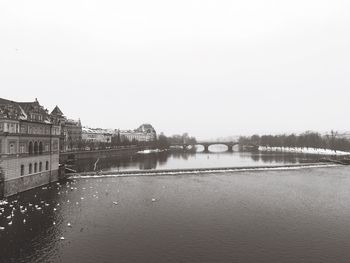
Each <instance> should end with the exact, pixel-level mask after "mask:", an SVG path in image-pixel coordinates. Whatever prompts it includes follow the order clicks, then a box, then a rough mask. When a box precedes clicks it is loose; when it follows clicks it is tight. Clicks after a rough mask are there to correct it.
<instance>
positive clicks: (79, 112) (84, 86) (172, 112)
mask: <svg viewBox="0 0 350 263" xmlns="http://www.w3.org/2000/svg"><path fill="white" fill-rule="evenodd" d="M349 14H350V1H348V0H344V1H339V0H328V1H324V0H312V1H308V0H293V1H282V0H275V1H274V0H264V1H262V0H241V1H220V0H212V1H204V0H201V1H199V0H197V1H193V0H176V1H167V0H158V1H154V0H147V1H145V0H127V1H118V0H111V1H103V0H96V1H91V0H82V1H75V0H67V1H66V0H60V1H48V0H43V1H36V0H30V1H28V0H24V1H16V0H0V97H2V98H7V99H12V100H18V101H33V100H34V99H35V98H36V97H37V98H38V100H39V102H40V103H41V104H42V105H44V106H45V107H47V108H49V109H50V110H52V109H53V107H54V106H55V105H56V104H57V105H59V107H60V108H61V110H62V111H63V112H64V114H65V115H66V116H67V117H70V118H80V119H81V121H82V123H83V125H87V126H91V127H104V128H121V129H128V128H136V127H137V126H139V125H140V124H142V123H145V122H146V123H151V124H152V125H153V126H154V127H155V128H156V130H157V131H159V132H160V131H163V132H165V133H166V134H169V135H170V134H174V133H182V132H185V131H187V132H189V133H190V134H191V135H195V136H197V137H199V138H214V137H219V136H230V135H238V134H253V133H268V132H273V133H279V132H300V131H304V130H318V131H326V130H330V129H335V130H350V103H349V102H350V15H349Z"/></svg>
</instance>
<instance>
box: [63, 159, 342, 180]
mask: <svg viewBox="0 0 350 263" xmlns="http://www.w3.org/2000/svg"><path fill="white" fill-rule="evenodd" d="M335 166H340V164H333V163H332V164H330V163H327V162H314V163H307V164H286V165H265V166H239V167H214V168H187V169H163V170H133V171H130V170H126V171H119V172H118V171H100V172H82V173H72V174H69V175H68V177H69V178H72V179H77V178H84V177H85V178H88V177H96V178H101V177H114V176H115V177H118V176H134V175H145V176H162V175H163V176H167V175H169V176H170V175H181V174H196V173H222V172H245V171H262V170H285V169H302V168H305V169H306V168H316V167H335Z"/></svg>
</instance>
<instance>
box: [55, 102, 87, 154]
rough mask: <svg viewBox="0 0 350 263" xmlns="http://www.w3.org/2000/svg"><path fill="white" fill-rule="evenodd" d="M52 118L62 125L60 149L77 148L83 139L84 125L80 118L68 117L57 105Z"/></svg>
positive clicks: (63, 150)
mask: <svg viewBox="0 0 350 263" xmlns="http://www.w3.org/2000/svg"><path fill="white" fill-rule="evenodd" d="M50 115H51V119H52V120H53V121H54V122H57V123H59V124H60V126H61V136H60V151H61V152H65V151H72V150H77V149H79V147H80V144H81V141H82V126H81V122H80V120H77V121H76V120H72V119H67V118H66V117H65V116H64V114H63V113H62V111H61V110H60V108H59V107H58V106H56V107H55V108H54V109H53V111H52V112H51V114H50Z"/></svg>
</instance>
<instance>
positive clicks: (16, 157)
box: [0, 98, 61, 197]
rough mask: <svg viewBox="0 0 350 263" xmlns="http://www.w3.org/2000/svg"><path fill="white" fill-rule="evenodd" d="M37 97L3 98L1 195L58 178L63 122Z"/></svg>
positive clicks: (0, 113)
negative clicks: (22, 100)
mask: <svg viewBox="0 0 350 263" xmlns="http://www.w3.org/2000/svg"><path fill="white" fill-rule="evenodd" d="M51 117H52V116H51V115H50V114H49V113H48V111H47V110H45V109H44V108H43V107H42V106H41V105H40V104H39V102H38V100H37V99H35V101H34V102H15V101H10V100H6V99H1V98H0V197H1V196H9V195H13V194H16V193H18V192H21V191H25V190H28V189H31V188H34V187H37V186H40V185H44V184H47V183H50V182H53V181H57V180H58V178H59V174H58V173H59V138H60V134H61V130H60V124H59V123H58V122H57V121H56V120H54V119H52V118H51Z"/></svg>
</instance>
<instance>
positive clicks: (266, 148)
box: [259, 146, 350, 156]
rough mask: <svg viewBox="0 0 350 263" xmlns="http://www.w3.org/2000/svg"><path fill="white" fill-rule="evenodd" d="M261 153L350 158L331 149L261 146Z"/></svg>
mask: <svg viewBox="0 0 350 263" xmlns="http://www.w3.org/2000/svg"><path fill="white" fill-rule="evenodd" d="M259 151H260V152H281V153H300V154H313V155H327V156H350V152H344V151H336V150H331V149H321V148H311V147H310V148H305V147H269V146H259Z"/></svg>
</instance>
